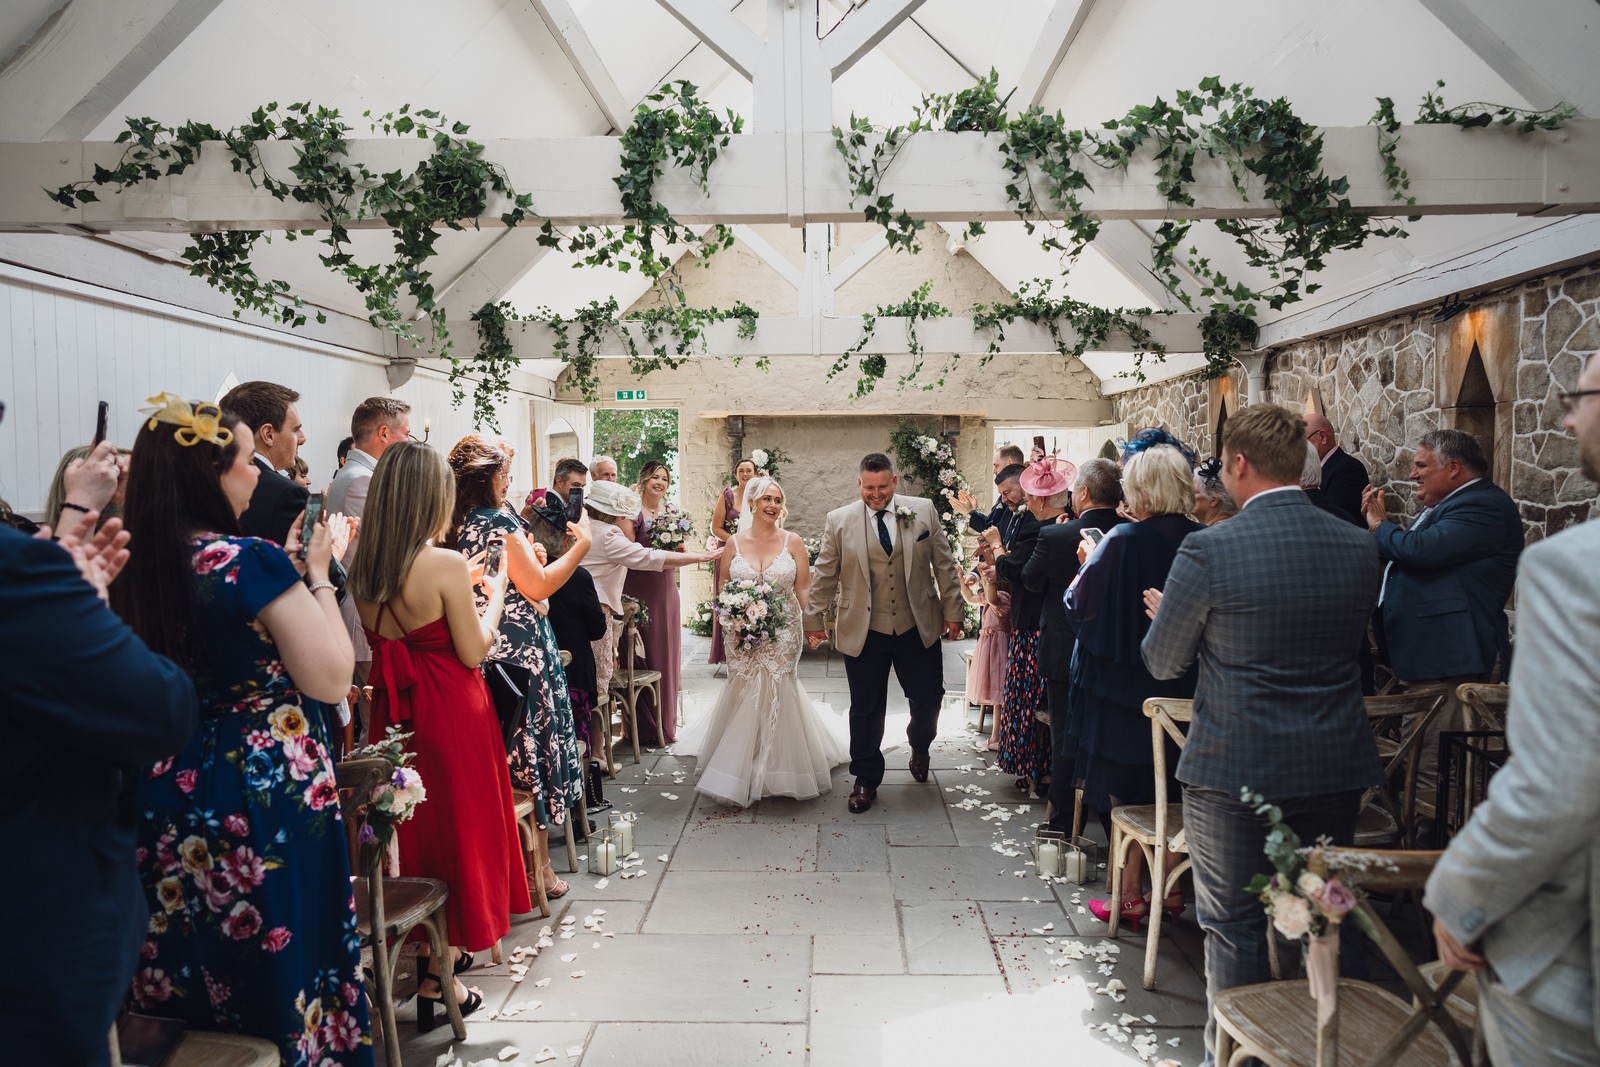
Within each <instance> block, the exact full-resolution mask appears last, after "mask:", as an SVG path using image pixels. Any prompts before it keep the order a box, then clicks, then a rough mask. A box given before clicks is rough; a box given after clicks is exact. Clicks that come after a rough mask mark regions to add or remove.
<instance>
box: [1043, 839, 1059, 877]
mask: <svg viewBox="0 0 1600 1067" xmlns="http://www.w3.org/2000/svg"><path fill="white" fill-rule="evenodd" d="M1038 863H1039V873H1040V874H1047V875H1049V876H1050V877H1052V878H1059V877H1061V846H1060V845H1058V844H1056V843H1055V842H1054V841H1041V842H1039V856H1038Z"/></svg>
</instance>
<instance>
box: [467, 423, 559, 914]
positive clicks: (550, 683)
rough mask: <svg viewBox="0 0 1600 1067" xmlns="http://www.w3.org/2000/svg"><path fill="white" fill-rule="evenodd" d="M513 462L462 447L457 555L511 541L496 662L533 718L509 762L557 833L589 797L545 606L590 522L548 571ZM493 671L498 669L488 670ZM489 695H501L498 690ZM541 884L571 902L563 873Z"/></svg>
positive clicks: (473, 444)
mask: <svg viewBox="0 0 1600 1067" xmlns="http://www.w3.org/2000/svg"><path fill="white" fill-rule="evenodd" d="M511 456H512V450H511V448H510V446H509V445H506V444H505V443H503V442H499V441H489V440H485V439H484V438H482V437H479V436H478V435H477V434H471V435H469V436H467V437H464V438H462V439H461V440H460V441H458V442H456V445H455V447H454V448H452V449H451V450H450V467H451V469H452V470H454V471H455V473H456V513H455V536H456V545H455V547H456V548H457V549H458V550H459V551H460V552H461V553H462V554H463V555H465V556H467V557H468V558H476V557H479V556H481V555H482V554H483V553H484V551H485V550H486V549H488V547H489V542H491V541H494V540H502V541H504V542H505V563H504V566H505V567H506V568H507V569H508V574H509V577H510V579H511V581H510V582H509V583H508V584H507V586H506V606H505V612H504V613H503V614H502V615H501V616H500V634H499V636H498V637H497V638H496V639H495V644H494V648H493V649H491V650H490V652H489V660H492V661H496V662H497V663H498V664H500V665H501V666H502V667H504V668H507V669H508V670H514V671H515V674H516V679H515V680H516V681H517V683H518V685H519V686H524V685H525V688H524V692H526V693H527V713H526V715H525V717H524V718H523V720H522V721H521V722H519V723H517V724H516V727H515V729H514V731H513V732H512V734H511V738H510V741H509V743H508V744H507V749H506V762H507V763H508V764H509V765H510V770H511V786H512V788H514V789H521V790H525V791H527V792H529V793H532V794H533V798H534V813H535V816H536V817H537V819H538V821H539V825H540V826H543V827H545V828H546V830H545V832H546V834H548V833H549V829H548V828H549V827H551V826H562V825H564V824H565V823H566V821H567V817H568V815H569V813H570V812H572V811H575V810H576V809H577V806H578V802H579V800H580V799H581V798H582V796H583V761H582V760H581V758H580V757H579V755H578V738H577V733H576V731H575V725H574V723H573V720H572V703H571V699H570V696H569V694H568V692H567V676H566V672H565V671H563V670H562V668H561V649H560V647H559V646H558V645H557V644H556V636H555V631H554V630H553V629H551V627H550V620H549V619H547V618H546V617H545V610H544V609H543V607H542V606H541V603H540V602H541V601H543V600H544V598H546V597H548V596H549V595H550V594H551V593H553V592H555V591H556V590H557V589H559V588H561V586H562V585H564V584H565V583H566V581H567V579H568V578H570V577H571V576H572V572H573V571H575V570H577V569H578V564H579V562H580V561H581V560H582V559H583V557H584V555H585V554H586V553H587V552H588V551H589V523H588V520H587V519H583V520H581V521H580V522H579V523H575V524H572V525H571V526H569V527H568V529H569V530H571V531H572V533H573V535H574V536H575V537H576V538H577V541H576V543H575V544H573V546H572V547H571V548H569V549H568V550H567V551H566V552H564V553H563V554H562V556H561V558H560V559H559V560H557V561H555V562H554V563H550V565H549V566H545V564H546V563H547V562H548V560H547V559H546V558H544V549H543V547H542V546H537V547H536V546H534V545H533V544H532V543H531V542H529V540H528V538H527V535H526V534H525V533H524V532H523V528H522V520H521V519H519V518H518V517H517V515H516V514H515V513H514V512H512V511H511V510H510V509H509V508H507V507H506V492H507V491H508V489H509V488H510V486H511ZM477 596H478V599H479V607H480V609H481V608H482V606H483V603H484V602H485V599H486V597H487V594H485V593H484V592H483V590H482V588H481V587H480V588H479V589H478V592H477ZM485 667H486V668H488V667H489V664H488V661H486V662H485ZM490 688H491V691H492V690H493V688H494V686H493V685H492V684H491V686H490ZM581 829H582V830H587V827H583V828H581ZM579 836H580V837H581V836H583V834H582V833H581V832H580V834H579ZM546 852H547V854H548V849H547V850H546ZM540 877H541V878H543V879H544V887H545V892H546V894H548V895H549V896H551V897H559V896H563V895H565V894H566V892H567V888H568V886H567V883H566V882H565V881H564V880H562V879H561V878H558V877H556V872H555V868H554V867H552V866H550V865H549V864H546V865H545V869H544V870H543V871H542V872H541V873H540Z"/></svg>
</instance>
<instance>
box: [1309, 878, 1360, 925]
mask: <svg viewBox="0 0 1600 1067" xmlns="http://www.w3.org/2000/svg"><path fill="white" fill-rule="evenodd" d="M1318 903H1319V904H1321V905H1322V907H1323V910H1324V911H1326V912H1327V913H1328V914H1329V915H1331V916H1333V917H1334V918H1341V917H1343V916H1344V915H1346V914H1347V913H1348V912H1349V911H1350V909H1351V908H1354V907H1355V906H1356V895H1355V894H1354V893H1352V892H1350V890H1349V889H1347V888H1346V887H1345V885H1344V884H1343V883H1342V882H1340V881H1339V879H1337V878H1329V879H1328V882H1327V884H1326V885H1324V886H1323V887H1322V895H1321V897H1320V898H1318Z"/></svg>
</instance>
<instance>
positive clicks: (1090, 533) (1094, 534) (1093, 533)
mask: <svg viewBox="0 0 1600 1067" xmlns="http://www.w3.org/2000/svg"><path fill="white" fill-rule="evenodd" d="M1078 532H1079V533H1081V534H1082V535H1083V539H1084V540H1085V541H1087V542H1089V544H1090V545H1091V546H1093V545H1098V544H1099V543H1100V542H1101V541H1102V540H1104V539H1105V536H1106V532H1105V531H1104V530H1096V529H1095V528H1094V527H1093V526H1086V527H1084V528H1083V529H1082V530H1080V531H1078Z"/></svg>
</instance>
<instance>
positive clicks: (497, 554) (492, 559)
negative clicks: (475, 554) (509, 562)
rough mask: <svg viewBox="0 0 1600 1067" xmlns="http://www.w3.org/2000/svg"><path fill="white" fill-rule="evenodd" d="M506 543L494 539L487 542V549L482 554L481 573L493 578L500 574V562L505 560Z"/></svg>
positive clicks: (499, 539) (497, 538)
mask: <svg viewBox="0 0 1600 1067" xmlns="http://www.w3.org/2000/svg"><path fill="white" fill-rule="evenodd" d="M505 554H506V543H505V541H504V540H503V539H501V538H499V537H496V538H495V539H494V540H493V541H490V542H489V547H488V548H487V549H485V550H484V553H483V573H484V574H486V575H488V576H489V577H491V578H493V577H494V576H495V575H497V574H499V573H500V561H501V560H502V559H503V558H505Z"/></svg>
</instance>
